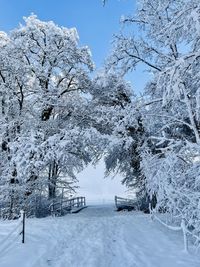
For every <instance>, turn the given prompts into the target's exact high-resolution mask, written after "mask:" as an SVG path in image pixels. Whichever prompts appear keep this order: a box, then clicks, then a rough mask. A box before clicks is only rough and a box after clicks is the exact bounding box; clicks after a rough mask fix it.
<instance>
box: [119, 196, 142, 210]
mask: <svg viewBox="0 0 200 267" xmlns="http://www.w3.org/2000/svg"><path fill="white" fill-rule="evenodd" d="M115 206H116V208H117V210H118V211H120V210H124V209H126V210H136V209H138V201H137V200H135V199H128V198H123V197H118V196H115Z"/></svg>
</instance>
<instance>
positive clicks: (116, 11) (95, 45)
mask: <svg viewBox="0 0 200 267" xmlns="http://www.w3.org/2000/svg"><path fill="white" fill-rule="evenodd" d="M0 6H1V8H0V30H4V31H8V30H11V29H13V28H15V27H17V26H18V24H19V22H22V21H23V20H22V17H23V16H29V15H30V14H31V12H33V13H35V14H36V15H37V16H38V17H39V19H41V20H53V21H54V22H55V23H56V24H58V25H60V26H65V27H76V28H77V30H78V33H79V36H80V42H81V44H84V45H88V46H89V47H90V49H91V50H92V55H93V60H94V61H95V63H96V65H97V67H100V66H101V65H102V63H103V60H104V59H105V57H106V56H107V55H108V50H109V48H110V42H111V39H112V35H113V34H114V33H117V32H118V30H119V28H120V24H119V20H120V16H121V15H122V14H129V13H131V11H133V10H134V1H133V0H121V1H118V0H109V1H108V3H107V4H106V6H104V7H103V5H102V2H101V0H0Z"/></svg>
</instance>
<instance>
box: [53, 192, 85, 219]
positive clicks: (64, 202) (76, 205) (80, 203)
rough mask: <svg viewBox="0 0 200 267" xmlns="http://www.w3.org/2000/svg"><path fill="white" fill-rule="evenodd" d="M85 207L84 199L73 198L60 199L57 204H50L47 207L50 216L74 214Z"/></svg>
mask: <svg viewBox="0 0 200 267" xmlns="http://www.w3.org/2000/svg"><path fill="white" fill-rule="evenodd" d="M85 207H86V199H85V197H74V198H69V199H61V200H60V201H57V202H54V201H53V202H52V204H51V205H50V206H49V209H50V212H51V215H53V216H55V215H59V216H61V215H63V214H65V213H68V212H70V213H75V212H78V211H80V210H81V209H83V208H85Z"/></svg>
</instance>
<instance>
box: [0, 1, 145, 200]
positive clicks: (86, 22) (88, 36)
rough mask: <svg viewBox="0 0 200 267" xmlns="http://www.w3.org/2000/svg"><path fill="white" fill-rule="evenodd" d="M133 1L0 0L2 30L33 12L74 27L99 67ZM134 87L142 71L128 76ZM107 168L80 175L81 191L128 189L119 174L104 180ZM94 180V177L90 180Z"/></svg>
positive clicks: (109, 193)
mask: <svg viewBox="0 0 200 267" xmlns="http://www.w3.org/2000/svg"><path fill="white" fill-rule="evenodd" d="M135 2H136V1H134V0H121V1H119V0H109V1H108V2H107V4H106V5H105V6H104V7H103V5H102V0H0V31H6V32H8V31H10V30H12V29H13V28H16V27H17V26H18V25H19V23H20V22H23V19H22V18H23V16H29V15H30V14H31V13H34V14H36V15H37V16H38V18H39V19H41V20H45V21H48V20H53V21H54V22H55V23H56V24H58V25H59V26H65V27H68V28H71V27H75V28H77V30H78V33H79V36H80V43H81V44H83V45H88V46H89V47H90V49H91V51H92V55H93V61H94V63H95V65H96V66H97V68H100V67H102V65H103V61H104V60H105V58H106V56H108V54H109V51H110V49H111V40H112V36H113V34H115V33H118V32H119V30H120V23H119V21H120V17H121V16H122V15H126V14H131V13H133V12H134V10H135ZM128 79H130V80H131V81H132V84H133V86H134V87H135V88H136V89H137V91H140V90H141V88H142V86H143V84H144V82H143V80H145V79H144V75H143V73H142V71H141V70H139V71H138V72H137V73H135V74H134V73H133V74H131V75H129V76H128ZM103 176H104V167H103V164H102V163H100V165H99V166H97V169H94V168H92V167H89V168H87V169H86V170H85V171H84V172H83V173H82V174H80V175H79V178H80V186H81V189H80V192H81V193H82V194H84V192H85V193H86V194H87V195H90V198H91V199H94V198H95V196H96V197H97V198H98V199H99V198H101V199H102V200H103V199H105V198H106V199H112V198H113V197H114V195H115V194H118V195H123V192H124V191H125V188H124V187H122V186H121V185H120V177H118V178H116V179H115V180H114V181H111V180H107V181H103ZM91 179H92V180H91Z"/></svg>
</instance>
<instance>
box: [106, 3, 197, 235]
mask: <svg viewBox="0 0 200 267" xmlns="http://www.w3.org/2000/svg"><path fill="white" fill-rule="evenodd" d="M122 22H123V23H124V24H126V25H129V26H132V25H133V26H134V27H133V30H135V34H134V35H132V36H130V32H129V31H128V34H127V35H126V34H120V35H118V36H116V38H115V45H114V51H113V54H112V55H111V57H110V58H109V61H108V68H111V69H115V70H117V71H119V72H121V73H127V72H128V71H132V70H134V69H135V68H136V67H137V66H138V64H143V66H145V67H146V70H147V71H149V72H150V73H151V77H152V79H151V81H150V82H149V83H148V84H147V85H146V90H145V96H144V100H145V102H144V104H143V106H144V107H145V106H146V108H144V109H143V112H142V121H143V124H144V126H145V129H146V131H147V132H148V138H147V140H146V141H145V143H144V146H143V153H142V154H141V158H142V159H143V161H142V162H143V163H142V170H143V172H144V175H145V178H146V188H147V191H148V192H150V194H151V196H153V195H155V194H156V196H157V200H158V205H157V206H158V207H160V208H161V206H163V207H165V208H166V210H167V211H170V212H171V213H172V214H176V218H179V219H180V221H181V219H184V220H186V226H187V227H188V228H187V229H189V228H190V229H191V227H192V228H193V229H194V231H193V234H194V233H195V234H196V233H197V236H199V229H200V228H199V225H198V221H199V213H198V207H199V204H198V202H199V194H198V177H199V166H200V160H199V159H200V153H199V144H200V117H199V116H200V91H199V88H200V84H199V66H200V64H199V63H200V62H199V51H200V42H199V40H200V5H199V1H197V0H191V1H189V0H178V1H174V0H164V1H161V0H140V1H138V11H137V14H136V15H133V16H128V17H123V18H122ZM194 170H195V171H194ZM161 209H162V208H161Z"/></svg>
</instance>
